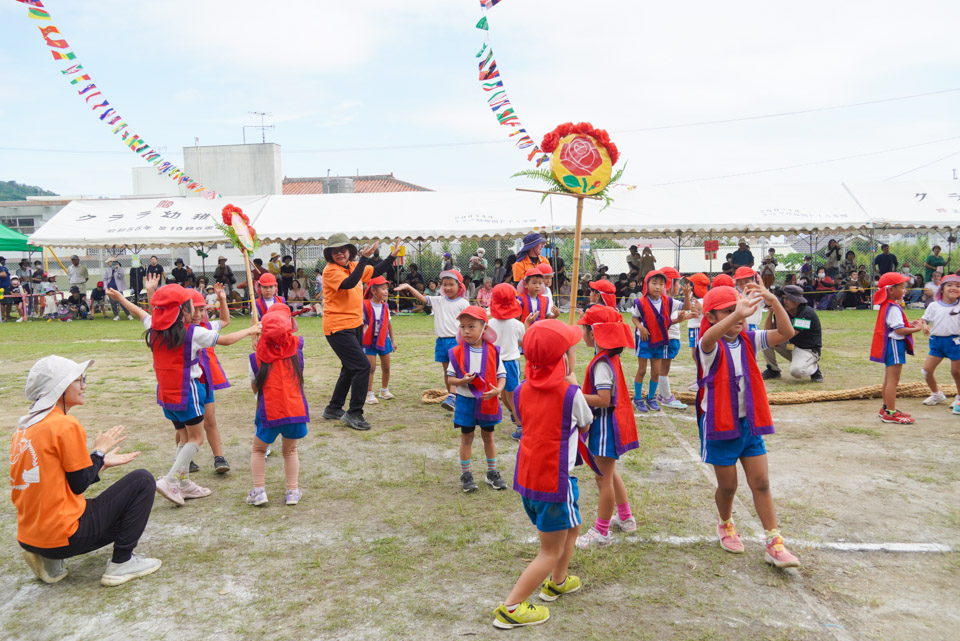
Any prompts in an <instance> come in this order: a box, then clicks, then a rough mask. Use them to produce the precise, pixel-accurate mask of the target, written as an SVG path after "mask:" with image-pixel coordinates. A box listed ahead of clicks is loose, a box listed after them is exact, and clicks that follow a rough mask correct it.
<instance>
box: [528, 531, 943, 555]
mask: <svg viewBox="0 0 960 641" xmlns="http://www.w3.org/2000/svg"><path fill="white" fill-rule="evenodd" d="M740 538H741V539H742V540H743V541H749V542H752V543H757V544H762V543H766V540H765V539H764V538H762V537H758V536H742V537H740ZM539 540H540V539H539V538H537V537H535V536H531V537H527V539H526V542H527V543H537V542H538V541H539ZM614 540H615V541H616V542H626V543H639V544H652V545H670V546H674V547H685V546H690V545H702V544H704V543H710V544H716V543H717V538H716V537H713V536H704V535H694V536H649V537H640V536H623V537H618V538H616V539H614ZM790 547H795V548H800V549H808V550H829V551H835V552H898V553H914V554H915V553H927V554H933V553H936V554H943V553H949V552H953V551H954V549H957V548H958V547H960V546H953V545H949V544H945V543H847V542H842V541H837V542H830V541H822V542H821V541H804V540H801V539H790Z"/></svg>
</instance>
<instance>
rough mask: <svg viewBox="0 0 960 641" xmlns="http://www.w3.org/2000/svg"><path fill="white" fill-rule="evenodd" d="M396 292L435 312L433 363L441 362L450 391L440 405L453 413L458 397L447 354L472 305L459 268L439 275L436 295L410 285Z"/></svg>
mask: <svg viewBox="0 0 960 641" xmlns="http://www.w3.org/2000/svg"><path fill="white" fill-rule="evenodd" d="M393 291H395V292H402V291H406V292H409V293H410V295H411V296H413V297H414V298H416V299H417V300H418V301H420V302H421V303H423V304H425V305H428V306H429V307H430V309H431V310H433V331H434V332H435V333H436V335H437V341H436V344H435V345H434V347H433V360H434V361H436V362H437V363H440V367H441V368H442V370H443V388H444V389H445V390H447V398H445V399H444V401H443V402H442V403H440V407H442V408H443V409H445V410H448V411H451V412H452V411H453V410H454V404H455V403H456V395H455V394H454V393H453V391H452V388H451V385H450V381H449V380H448V379H447V368H448V366H449V364H450V360H449V356H448V355H449V353H450V350H451V349H452V348H453V347H454V346H455V345H456V344H457V329H458V325H457V318H459V316H460V313H461V312H462V311H463V310H464V309H466V308H467V307H468V306H469V305H470V302H469V301H467V299H466V298H464V296H463V295H464V294H465V293H466V291H467V290H466V288H465V287H464V286H463V276H461V275H460V272H458V271H457V270H456V269H448V270H444V271H442V272H440V294H438V295H437V296H424V295H423V294H422V293H421V292H419V291H417V290H416V289H415V288H414V287H412V286H411V285H409V284H408V283H403V284H401V285H397V286H396V287H394V288H393Z"/></svg>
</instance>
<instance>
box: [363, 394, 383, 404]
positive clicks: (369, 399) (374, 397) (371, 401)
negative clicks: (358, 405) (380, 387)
mask: <svg viewBox="0 0 960 641" xmlns="http://www.w3.org/2000/svg"><path fill="white" fill-rule="evenodd" d="M366 402H367V403H369V404H370V405H376V404H377V403H379V402H380V401H378V400H377V395H376V394H374V393H373V392H367V401H366Z"/></svg>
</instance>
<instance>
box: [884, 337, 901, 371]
mask: <svg viewBox="0 0 960 641" xmlns="http://www.w3.org/2000/svg"><path fill="white" fill-rule="evenodd" d="M887 340H888V341H890V342H891V343H893V344H892V345H890V346H889V348H888V349H887V356H886V358H885V359H884V361H883V362H884V364H885V365H886V366H887V367H890V366H891V365H903V364H904V363H906V362H907V341H906V340H899V341H898V340H897V339H895V338H888V339H887Z"/></svg>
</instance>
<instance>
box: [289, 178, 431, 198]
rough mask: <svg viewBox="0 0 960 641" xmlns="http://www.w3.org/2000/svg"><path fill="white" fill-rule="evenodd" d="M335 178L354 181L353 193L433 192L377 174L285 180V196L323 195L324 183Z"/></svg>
mask: <svg viewBox="0 0 960 641" xmlns="http://www.w3.org/2000/svg"><path fill="white" fill-rule="evenodd" d="M335 178H349V179H351V180H353V193H355V194H379V193H386V192H392V191H433V190H432V189H427V188H426V187H421V186H420V185H414V184H413V183H408V182H404V181H402V180H397V179H396V178H394V177H393V174H392V173H390V174H375V175H371V176H330V177H329V178H284V179H283V194H284V195H285V196H289V195H302V194H322V193H323V181H324V180H332V179H335Z"/></svg>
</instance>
